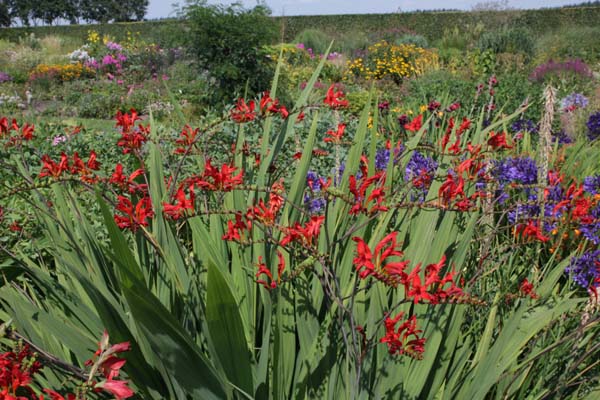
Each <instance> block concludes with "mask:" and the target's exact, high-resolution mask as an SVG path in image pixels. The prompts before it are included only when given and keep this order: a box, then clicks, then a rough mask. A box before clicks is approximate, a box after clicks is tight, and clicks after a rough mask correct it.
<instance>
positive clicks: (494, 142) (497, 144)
mask: <svg viewBox="0 0 600 400" xmlns="http://www.w3.org/2000/svg"><path fill="white" fill-rule="evenodd" d="M488 145H490V146H491V147H492V148H493V149H494V150H499V149H512V146H510V145H509V144H508V143H507V142H506V132H498V133H494V132H490V138H489V139H488Z"/></svg>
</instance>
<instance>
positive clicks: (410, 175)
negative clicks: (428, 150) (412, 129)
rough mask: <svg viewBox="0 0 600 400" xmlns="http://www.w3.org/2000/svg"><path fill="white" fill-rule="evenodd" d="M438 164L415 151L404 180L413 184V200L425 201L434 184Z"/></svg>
mask: <svg viewBox="0 0 600 400" xmlns="http://www.w3.org/2000/svg"><path fill="white" fill-rule="evenodd" d="M437 168H438V163H437V162H436V161H435V160H434V159H433V158H431V157H427V156H425V155H423V154H422V153H420V152H418V151H415V152H414V153H413V154H412V156H411V157H410V160H409V161H408V164H406V169H405V171H404V180H405V181H406V182H410V183H411V184H412V191H411V196H412V199H413V200H419V201H424V200H425V198H426V197H427V192H428V191H429V187H430V186H431V182H433V178H434V176H435V171H436V170H437Z"/></svg>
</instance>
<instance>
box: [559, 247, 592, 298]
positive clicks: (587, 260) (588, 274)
mask: <svg viewBox="0 0 600 400" xmlns="http://www.w3.org/2000/svg"><path fill="white" fill-rule="evenodd" d="M565 272H567V273H568V274H569V275H571V278H572V279H573V280H574V281H575V283H577V284H578V285H579V286H582V287H584V288H586V289H587V288H589V287H590V285H592V284H595V286H597V282H596V281H597V280H598V279H600V250H596V251H590V252H587V253H583V254H582V255H581V256H579V257H573V258H572V259H571V263H570V264H569V266H568V267H567V268H566V269H565Z"/></svg>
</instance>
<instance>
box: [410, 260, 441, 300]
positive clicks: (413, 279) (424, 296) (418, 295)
mask: <svg viewBox="0 0 600 400" xmlns="http://www.w3.org/2000/svg"><path fill="white" fill-rule="evenodd" d="M420 272H421V264H418V265H417V266H416V267H415V268H414V269H413V270H412V271H411V272H410V274H408V277H407V278H406V280H405V281H404V286H405V290H406V297H407V298H412V299H413V302H414V303H415V304H417V303H419V302H420V301H421V300H428V301H430V302H433V301H435V297H434V296H432V295H431V293H429V292H428V291H427V286H426V285H423V284H422V283H421V282H422V281H421V276H420Z"/></svg>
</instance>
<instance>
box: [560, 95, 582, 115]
mask: <svg viewBox="0 0 600 400" xmlns="http://www.w3.org/2000/svg"><path fill="white" fill-rule="evenodd" d="M588 103H589V100H588V98H587V97H585V96H584V95H582V94H581V93H572V94H570V95H568V96H567V97H565V98H564V99H562V100H561V101H560V106H561V108H562V109H563V110H564V111H574V110H576V109H578V108H586V107H587V105H588Z"/></svg>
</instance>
